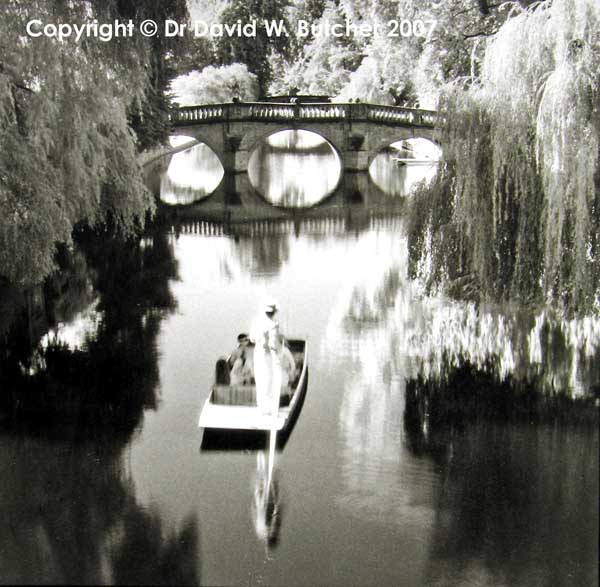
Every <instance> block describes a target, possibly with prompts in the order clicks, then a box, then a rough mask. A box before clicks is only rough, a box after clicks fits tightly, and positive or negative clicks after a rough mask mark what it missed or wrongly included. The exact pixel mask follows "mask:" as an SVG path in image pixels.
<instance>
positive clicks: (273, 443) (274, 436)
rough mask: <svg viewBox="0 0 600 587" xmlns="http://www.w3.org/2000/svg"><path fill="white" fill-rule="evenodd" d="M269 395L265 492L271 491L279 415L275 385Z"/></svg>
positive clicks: (277, 393) (277, 394)
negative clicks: (267, 467)
mask: <svg viewBox="0 0 600 587" xmlns="http://www.w3.org/2000/svg"><path fill="white" fill-rule="evenodd" d="M272 352H273V351H272ZM276 368H280V367H279V366H277V367H276ZM276 379H277V378H276ZM271 395H272V404H271V412H272V414H273V417H272V420H271V430H270V432H269V473H268V476H267V491H270V490H271V479H272V478H273V468H274V467H275V446H276V444H277V416H278V415H279V389H276V386H275V385H272V386H271Z"/></svg>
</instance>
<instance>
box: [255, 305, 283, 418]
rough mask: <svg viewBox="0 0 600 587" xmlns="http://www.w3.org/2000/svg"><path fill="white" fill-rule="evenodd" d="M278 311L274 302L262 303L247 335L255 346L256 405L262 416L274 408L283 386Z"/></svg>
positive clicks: (281, 339) (281, 341) (281, 343)
mask: <svg viewBox="0 0 600 587" xmlns="http://www.w3.org/2000/svg"><path fill="white" fill-rule="evenodd" d="M278 309H279V307H278V305H277V302H276V301H275V300H273V299H268V300H267V301H265V302H264V304H263V305H262V310H261V311H260V312H259V315H258V317H257V319H256V320H255V321H254V324H253V326H252V329H251V331H250V338H251V339H252V340H253V341H254V344H255V345H256V346H255V347H254V380H255V381H256V403H257V405H258V407H259V408H261V409H262V411H263V412H265V413H269V412H271V411H272V410H273V409H274V408H275V402H276V401H277V402H279V393H280V390H281V384H282V369H281V353H282V348H283V337H282V335H281V332H280V330H279V322H278V321H277V318H276V315H277V311H278ZM277 407H279V406H278V405H277Z"/></svg>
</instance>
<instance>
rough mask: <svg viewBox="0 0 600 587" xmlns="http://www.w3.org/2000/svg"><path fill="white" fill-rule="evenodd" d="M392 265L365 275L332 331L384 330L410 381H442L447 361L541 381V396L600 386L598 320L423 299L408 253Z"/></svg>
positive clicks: (345, 299)
mask: <svg viewBox="0 0 600 587" xmlns="http://www.w3.org/2000/svg"><path fill="white" fill-rule="evenodd" d="M389 261H390V262H389V266H388V268H386V269H381V268H380V272H379V275H377V276H373V275H372V274H371V275H370V276H364V278H363V279H362V280H359V281H358V282H357V283H355V284H354V286H353V287H352V288H349V289H347V290H346V291H345V292H343V294H342V296H340V300H339V305H338V308H337V312H336V315H335V317H334V318H333V320H334V323H336V324H337V326H336V327H334V329H335V328H338V329H341V330H342V331H347V330H350V331H356V330H358V331H359V332H360V331H362V330H363V329H364V328H365V327H369V326H373V325H375V326H379V328H381V329H383V328H385V330H386V333H387V335H388V337H389V341H390V345H392V348H393V355H392V357H393V361H394V364H395V365H396V366H397V368H398V369H400V370H401V372H402V374H403V375H404V376H405V377H416V376H417V375H422V376H423V377H425V378H429V377H433V376H436V375H437V376H439V375H440V374H441V373H442V372H443V367H444V364H445V362H448V363H450V364H451V365H455V366H458V365H460V364H462V363H464V362H469V363H470V364H472V365H474V366H475V367H477V368H479V369H487V370H491V371H492V372H493V373H494V374H495V375H496V377H497V378H498V380H503V379H506V378H507V377H512V378H514V379H515V380H517V381H519V380H520V381H529V382H535V384H536V386H537V387H538V388H539V390H540V391H543V392H546V393H556V392H561V393H566V394H567V395H569V396H570V397H582V396H584V395H586V394H588V395H589V394H590V393H592V391H593V390H594V389H595V388H597V386H598V384H599V383H600V319H598V318H597V317H595V316H582V317H576V318H571V319H567V318H565V317H563V316H561V315H560V314H558V313H553V312H551V311H549V310H546V311H540V312H537V313H536V312H534V311H527V310H525V309H518V308H511V307H501V306H488V307H486V306H483V305H477V304H475V303H472V302H457V301H453V300H449V299H447V298H444V297H443V296H441V295H437V296H424V295H423V292H422V289H421V286H420V284H419V283H418V282H414V281H411V280H409V279H408V278H407V257H406V251H404V253H403V255H402V256H401V258H397V259H390V260H389ZM332 336H334V337H335V336H336V335H335V334H333V333H332ZM337 336H339V335H337Z"/></svg>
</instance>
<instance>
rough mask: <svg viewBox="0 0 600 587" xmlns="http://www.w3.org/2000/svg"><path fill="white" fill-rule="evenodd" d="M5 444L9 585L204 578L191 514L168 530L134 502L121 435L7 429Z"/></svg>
mask: <svg viewBox="0 0 600 587" xmlns="http://www.w3.org/2000/svg"><path fill="white" fill-rule="evenodd" d="M1 446H2V448H1V449H0V469H1V470H2V471H3V478H2V484H1V487H0V516H1V517H2V520H3V523H2V525H1V526H0V552H2V556H1V557H0V577H2V582H3V583H7V584H41V583H45V584H95V585H100V584H118V585H125V584H127V585H199V584H200V575H199V572H200V567H199V562H198V551H199V544H198V543H199V528H198V521H197V519H196V517H195V515H189V516H187V517H186V518H185V519H184V520H183V522H182V523H181V526H180V527H179V528H168V527H166V526H165V524H164V523H163V521H162V520H161V518H160V516H159V514H158V512H157V511H154V510H153V509H147V508H146V507H144V506H143V505H142V504H140V503H138V502H137V499H136V495H135V487H134V485H133V481H132V479H131V478H130V477H129V475H128V473H127V464H126V453H125V452H124V448H125V445H124V444H123V443H121V442H114V441H111V442H98V441H95V442H92V443H87V442H86V443H82V444H80V445H77V446H74V445H73V444H71V443H62V442H55V443H48V442H46V441H45V440H39V439H35V438H32V437H27V436H21V437H19V436H16V435H7V434H3V435H2V438H1Z"/></svg>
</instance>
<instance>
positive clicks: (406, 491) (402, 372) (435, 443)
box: [323, 233, 600, 586]
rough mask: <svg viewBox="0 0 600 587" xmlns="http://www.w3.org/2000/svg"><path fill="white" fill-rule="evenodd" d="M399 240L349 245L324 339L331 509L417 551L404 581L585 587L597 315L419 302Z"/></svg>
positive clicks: (591, 515)
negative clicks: (334, 497)
mask: <svg viewBox="0 0 600 587" xmlns="http://www.w3.org/2000/svg"><path fill="white" fill-rule="evenodd" d="M398 240H399V239H398V238H397V237H394V236H393V235H384V234H382V233H380V234H378V236H377V238H374V237H372V241H371V243H368V240H367V239H366V238H364V239H363V240H362V245H363V247H364V248H365V249H366V250H363V251H362V253H363V254H355V263H356V271H355V272H354V273H353V274H352V276H351V278H350V279H348V281H347V283H345V284H344V286H343V287H342V288H340V290H339V292H338V296H337V300H336V301H335V305H334V309H333V312H332V314H331V316H330V321H329V325H328V329H327V333H326V338H325V341H324V343H323V344H324V355H325V356H326V357H327V358H328V361H327V367H328V368H332V369H333V368H334V367H333V366H334V365H335V364H338V363H340V362H342V361H344V360H345V362H346V364H347V365H350V366H349V368H347V370H346V371H344V372H343V373H341V374H340V375H341V376H340V377H339V379H338V380H337V381H336V384H337V386H338V387H339V389H340V393H342V394H343V395H342V400H341V409H340V411H339V415H338V417H337V420H338V435H339V440H340V443H341V448H340V454H341V456H342V462H341V465H340V467H341V478H342V480H343V483H344V486H343V489H342V490H341V491H340V495H339V498H338V501H339V504H340V506H341V507H343V508H344V511H345V512H347V514H348V515H349V516H352V518H353V519H359V520H360V519H366V520H371V521H372V520H375V519H378V520H383V519H385V521H386V524H387V525H392V524H397V525H398V527H399V529H398V532H402V533H406V539H407V540H409V541H411V540H412V541H417V542H418V543H419V544H421V541H425V543H426V544H427V547H426V548H424V549H422V551H419V554H416V555H415V558H414V560H415V561H419V562H418V563H416V562H413V559H411V564H417V565H422V568H423V574H422V575H421V576H420V579H419V580H409V581H408V582H409V583H410V584H420V585H421V584H426V585H438V586H441V585H463V584H474V585H492V584H493V585H506V586H508V585H537V584H548V585H549V584H553V585H554V584H556V585H579V584H585V585H588V584H589V585H592V584H596V582H597V579H598V572H597V568H598V567H597V548H598V535H597V528H598V521H599V520H598V506H597V495H598V434H597V411H596V410H595V409H594V408H593V406H592V407H591V408H590V403H589V402H573V401H571V400H570V399H569V398H572V397H578V396H579V395H580V394H585V395H588V396H589V395H590V394H592V393H593V392H594V390H597V389H598V384H599V382H600V372H599V371H598V364H599V362H600V361H599V359H600V356H599V346H598V343H599V339H598V326H599V323H598V321H597V319H595V318H592V317H589V316H588V317H582V318H579V319H577V320H565V319H561V318H559V317H558V316H552V315H549V314H548V313H541V314H537V315H536V314H535V313H532V314H530V315H528V314H527V312H525V311H521V312H517V311H514V310H513V311H512V312H511V311H509V310H508V309H506V308H504V309H502V310H501V309H499V308H496V309H493V308H483V307H479V308H478V307H476V306H474V305H473V304H467V303H463V304H460V303H456V302H451V301H449V300H447V299H444V298H443V297H426V296H424V295H423V293H422V291H421V289H420V287H419V286H418V284H416V283H414V282H411V281H410V280H408V279H407V277H406V275H407V272H406V267H407V252H406V249H405V248H403V247H404V246H405V245H406V243H404V245H403V246H401V247H398ZM369 249H370V250H369ZM359 250H360V249H359ZM367 250H369V252H367ZM355 253H358V251H356V252H355ZM363 255H364V257H363ZM368 258H371V259H372V263H371V264H367V263H366V259H368ZM348 359H350V361H349V362H348ZM575 373H576V374H577V375H576V376H575V377H574V374H575ZM544 391H546V392H547V395H544V394H543V392H544ZM556 392H564V393H565V395H560V396H557V395H556ZM560 398H562V399H560ZM545 415H546V416H549V419H550V421H551V422H552V423H553V425H552V426H546V425H544V424H540V423H538V424H537V425H534V424H533V423H534V422H540V421H543V419H544V416H545ZM481 420H483V421H482V422H481V423H478V421H481ZM562 420H568V421H569V423H570V424H573V423H581V422H583V424H584V425H583V426H582V427H574V426H566V425H564V424H561V421H562ZM402 423H404V426H402ZM590 424H591V426H590ZM571 536H572V537H573V541H572V542H570V543H569V545H568V546H565V545H564V542H565V540H569V541H570V537H571ZM404 550H405V549H404V548H403V549H402V551H403V552H404ZM408 569H409V570H412V566H410V567H408Z"/></svg>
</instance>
